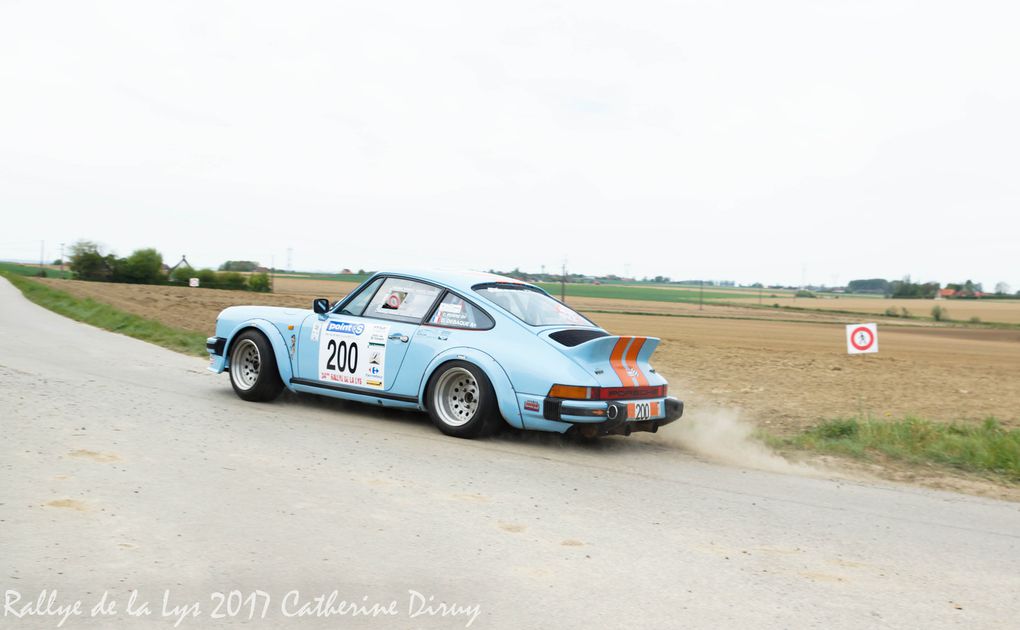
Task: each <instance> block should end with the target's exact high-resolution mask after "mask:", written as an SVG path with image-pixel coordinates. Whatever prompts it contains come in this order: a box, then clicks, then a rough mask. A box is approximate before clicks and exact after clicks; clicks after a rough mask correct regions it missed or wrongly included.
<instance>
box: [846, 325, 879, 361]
mask: <svg viewBox="0 0 1020 630" xmlns="http://www.w3.org/2000/svg"><path fill="white" fill-rule="evenodd" d="M846 351H847V354H866V353H869V352H878V325H877V324H847V327H846Z"/></svg>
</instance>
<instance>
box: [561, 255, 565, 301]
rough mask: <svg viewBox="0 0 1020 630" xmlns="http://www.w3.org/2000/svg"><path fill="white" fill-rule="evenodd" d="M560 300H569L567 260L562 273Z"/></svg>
mask: <svg viewBox="0 0 1020 630" xmlns="http://www.w3.org/2000/svg"><path fill="white" fill-rule="evenodd" d="M560 302H563V303H564V304H565V303H566V302H567V261H566V260H564V261H563V273H562V274H560Z"/></svg>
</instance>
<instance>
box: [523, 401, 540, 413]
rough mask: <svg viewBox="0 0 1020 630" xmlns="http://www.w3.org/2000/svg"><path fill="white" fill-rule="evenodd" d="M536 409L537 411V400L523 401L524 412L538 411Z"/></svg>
mask: <svg viewBox="0 0 1020 630" xmlns="http://www.w3.org/2000/svg"><path fill="white" fill-rule="evenodd" d="M538 409H539V406H538V401H537V400H525V401H524V410H525V411H538Z"/></svg>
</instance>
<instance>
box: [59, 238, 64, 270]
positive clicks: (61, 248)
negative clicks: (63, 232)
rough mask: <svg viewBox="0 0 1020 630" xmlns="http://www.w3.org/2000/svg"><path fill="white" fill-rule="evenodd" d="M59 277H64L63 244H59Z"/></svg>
mask: <svg viewBox="0 0 1020 630" xmlns="http://www.w3.org/2000/svg"><path fill="white" fill-rule="evenodd" d="M60 277H61V278H63V277H64V244H63V243H61V244H60Z"/></svg>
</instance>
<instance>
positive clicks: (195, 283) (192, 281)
mask: <svg viewBox="0 0 1020 630" xmlns="http://www.w3.org/2000/svg"><path fill="white" fill-rule="evenodd" d="M188 286H189V287H197V286H198V278H188Z"/></svg>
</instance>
